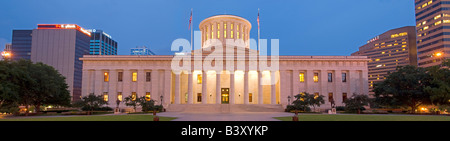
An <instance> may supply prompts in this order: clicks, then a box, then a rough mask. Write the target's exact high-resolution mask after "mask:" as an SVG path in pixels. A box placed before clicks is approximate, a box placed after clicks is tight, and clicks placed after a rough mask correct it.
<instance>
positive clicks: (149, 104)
mask: <svg viewBox="0 0 450 141" xmlns="http://www.w3.org/2000/svg"><path fill="white" fill-rule="evenodd" d="M138 104H139V106H141V107H142V112H147V111H153V110H155V101H154V100H152V99H150V100H148V101H147V98H146V97H145V96H142V97H140V98H139V99H138ZM135 110H136V109H135Z"/></svg>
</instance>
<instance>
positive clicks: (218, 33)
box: [217, 31, 220, 39]
mask: <svg viewBox="0 0 450 141" xmlns="http://www.w3.org/2000/svg"><path fill="white" fill-rule="evenodd" d="M217 39H220V31H217Z"/></svg>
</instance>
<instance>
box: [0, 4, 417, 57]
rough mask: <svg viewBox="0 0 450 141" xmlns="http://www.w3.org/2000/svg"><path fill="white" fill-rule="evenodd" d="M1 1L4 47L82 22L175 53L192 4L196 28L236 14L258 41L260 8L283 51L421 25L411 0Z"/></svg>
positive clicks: (336, 47)
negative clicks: (40, 29)
mask: <svg viewBox="0 0 450 141" xmlns="http://www.w3.org/2000/svg"><path fill="white" fill-rule="evenodd" d="M0 7H1V8H0V51H1V50H3V48H4V46H5V43H10V42H11V38H12V30H14V29H34V28H37V24H78V25H79V26H81V27H83V28H85V29H102V30H104V31H105V32H106V33H108V34H109V35H111V36H112V38H113V39H114V40H116V41H117V42H118V54H119V55H129V54H130V48H134V47H136V46H147V47H149V48H150V49H151V50H152V51H153V52H154V53H156V54H158V55H173V54H174V52H171V51H170V46H171V44H172V41H174V40H175V39H178V38H185V39H187V40H190V30H188V26H189V25H188V24H189V22H188V21H189V15H190V11H191V8H192V9H193V10H194V19H193V24H194V30H199V28H198V25H199V23H200V22H201V21H202V20H203V19H205V18H208V17H210V16H213V15H219V14H232V15H237V16H241V17H243V18H245V19H247V20H249V21H250V22H251V23H252V29H251V33H250V36H251V38H254V39H257V33H258V25H257V22H256V19H257V14H258V8H259V9H260V23H261V38H264V39H279V40H280V55H331V56H334V55H345V56H346V55H350V54H351V53H352V52H355V51H357V50H358V47H359V46H362V45H364V44H365V43H366V41H367V40H369V39H371V38H373V37H375V36H377V35H379V34H381V33H383V32H386V31H388V30H390V29H394V28H399V27H403V26H414V25H415V17H414V1H413V0H282V1H275V0H271V1H269V0H258V1H256V0H226V1H214V2H212V1H210V0H195V1H187V0H164V1H162V0H158V1H156V0H76V1H66V0H40V1H36V0H2V1H0ZM269 44H270V42H269Z"/></svg>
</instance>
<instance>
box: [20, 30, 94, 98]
mask: <svg viewBox="0 0 450 141" xmlns="http://www.w3.org/2000/svg"><path fill="white" fill-rule="evenodd" d="M90 39H91V33H90V32H89V31H87V30H85V29H84V28H82V27H80V26H78V25H75V24H39V25H38V28H37V29H33V32H32V44H31V61H33V62H42V63H44V64H47V65H50V66H53V67H54V68H55V69H56V70H58V72H59V73H60V74H62V75H63V76H64V77H65V78H66V83H67V84H68V86H69V91H70V94H71V96H72V99H73V100H78V99H80V96H81V82H82V80H81V78H82V65H83V62H82V61H81V60H80V59H79V58H81V57H82V56H83V55H89V47H90V46H89V42H90ZM13 48H14V47H13Z"/></svg>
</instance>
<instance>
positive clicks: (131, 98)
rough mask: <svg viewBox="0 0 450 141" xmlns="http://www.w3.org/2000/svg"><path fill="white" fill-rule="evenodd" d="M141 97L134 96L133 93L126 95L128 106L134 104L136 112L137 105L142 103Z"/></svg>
mask: <svg viewBox="0 0 450 141" xmlns="http://www.w3.org/2000/svg"><path fill="white" fill-rule="evenodd" d="M139 99H140V98H137V97H134V96H133V95H130V96H127V97H125V99H124V100H125V105H127V106H133V109H134V111H135V112H136V107H137V106H138V105H139V103H140V100H139Z"/></svg>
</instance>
